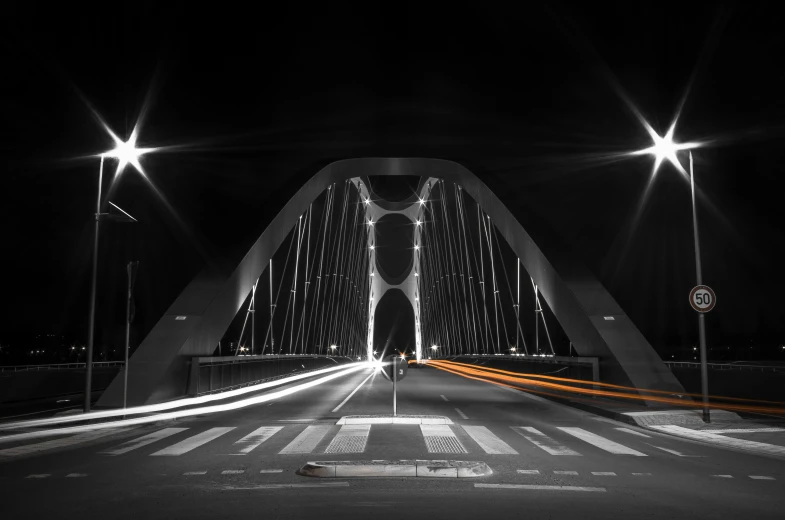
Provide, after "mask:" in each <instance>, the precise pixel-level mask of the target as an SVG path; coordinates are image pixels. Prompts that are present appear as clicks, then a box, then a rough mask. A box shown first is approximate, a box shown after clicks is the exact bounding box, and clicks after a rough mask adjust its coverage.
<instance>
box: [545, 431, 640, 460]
mask: <svg viewBox="0 0 785 520" xmlns="http://www.w3.org/2000/svg"><path fill="white" fill-rule="evenodd" d="M558 429H560V430H561V431H563V432H564V433H568V434H570V435H572V436H573V437H576V438H578V439H580V440H582V441H584V442H588V443H589V444H591V445H592V446H596V447H597V448H600V449H601V450H605V451H607V452H608V453H613V454H615V455H634V456H636V457H646V454H645V453H641V452H639V451H637V450H633V449H632V448H628V447H627V446H623V445H621V444H619V443H617V442H613V441H612V440H609V439H606V438H605V437H600V436H599V435H596V434H594V433H591V432H587V431H586V430H584V429H583V428H571V427H566V426H558Z"/></svg>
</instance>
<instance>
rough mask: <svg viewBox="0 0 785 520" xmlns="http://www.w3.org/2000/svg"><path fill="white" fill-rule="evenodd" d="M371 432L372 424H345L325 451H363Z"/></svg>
mask: <svg viewBox="0 0 785 520" xmlns="http://www.w3.org/2000/svg"><path fill="white" fill-rule="evenodd" d="M370 433H371V425H370V424H344V425H343V426H341V429H340V430H338V433H337V434H335V437H333V440H332V441H330V444H329V445H328V446H327V448H325V450H324V452H325V453H363V452H364V451H365V445H366V444H367V443H368V435H370Z"/></svg>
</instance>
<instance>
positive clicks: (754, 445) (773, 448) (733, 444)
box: [649, 424, 785, 455]
mask: <svg viewBox="0 0 785 520" xmlns="http://www.w3.org/2000/svg"><path fill="white" fill-rule="evenodd" d="M649 428H652V429H655V430H659V431H661V432H665V433H670V434H674V435H678V436H679V437H686V438H688V439H693V440H698V441H703V442H709V443H711V444H716V445H719V446H725V447H729V448H739V449H743V450H750V451H757V452H763V453H769V454H771V455H785V446H777V445H775V444H767V443H765V442H756V441H748V440H745V439H734V438H733V437H723V436H722V435H719V434H716V433H709V432H708V431H706V430H690V429H689V428H684V427H682V426H676V425H674V424H662V425H656V424H653V425H651V426H649Z"/></svg>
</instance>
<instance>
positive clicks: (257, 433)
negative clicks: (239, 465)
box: [234, 426, 283, 455]
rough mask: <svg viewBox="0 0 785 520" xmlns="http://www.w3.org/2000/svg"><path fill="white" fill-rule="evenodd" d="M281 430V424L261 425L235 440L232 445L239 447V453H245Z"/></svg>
mask: <svg viewBox="0 0 785 520" xmlns="http://www.w3.org/2000/svg"><path fill="white" fill-rule="evenodd" d="M281 430H283V426H262V427H261V428H258V429H256V430H254V431H252V432H251V433H249V434H248V435H246V436H245V437H243V438H242V439H240V440H239V441H237V442H235V443H234V446H235V447H240V453H239V454H240V455H247V454H248V453H251V451H253V450H254V448H257V447H258V446H259V445H260V444H262V443H263V442H264V441H266V440H267V439H269V438H270V437H272V436H273V435H275V434H276V433H278V432H279V431H281Z"/></svg>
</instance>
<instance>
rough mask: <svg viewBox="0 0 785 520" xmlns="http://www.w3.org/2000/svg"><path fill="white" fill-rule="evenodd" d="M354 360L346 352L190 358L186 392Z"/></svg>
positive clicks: (238, 384) (229, 386)
mask: <svg viewBox="0 0 785 520" xmlns="http://www.w3.org/2000/svg"><path fill="white" fill-rule="evenodd" d="M353 361H355V360H354V359H351V358H348V357H343V356H338V357H336V356H318V355H310V356H308V355H302V356H297V355H295V356H287V355H272V354H271V355H265V356H223V357H194V358H191V371H190V376H189V380H188V389H187V393H188V395H189V396H197V395H204V394H209V393H215V392H225V391H227V390H232V389H235V388H241V387H244V386H250V385H253V384H257V383H260V382H262V381H270V380H273V379H279V378H282V377H288V376H291V375H294V374H298V373H305V372H310V371H313V370H319V369H321V368H327V367H331V366H335V365H342V364H344V363H351V362H353Z"/></svg>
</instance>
